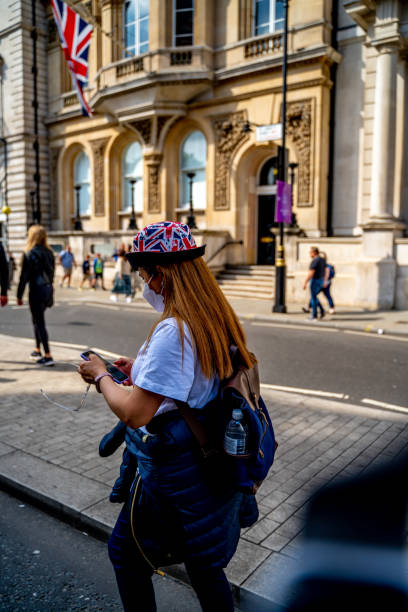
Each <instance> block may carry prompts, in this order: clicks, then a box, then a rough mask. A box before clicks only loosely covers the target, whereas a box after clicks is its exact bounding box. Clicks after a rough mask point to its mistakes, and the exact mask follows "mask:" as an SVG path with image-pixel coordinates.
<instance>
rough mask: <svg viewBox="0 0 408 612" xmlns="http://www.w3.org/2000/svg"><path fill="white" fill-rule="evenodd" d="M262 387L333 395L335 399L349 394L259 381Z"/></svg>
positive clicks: (325, 395)
mask: <svg viewBox="0 0 408 612" xmlns="http://www.w3.org/2000/svg"><path fill="white" fill-rule="evenodd" d="M261 387H263V388H264V389H273V390H274V391H286V392H289V393H300V394H302V395H316V396H320V397H333V398H336V399H349V397H350V396H349V395H346V394H345V393H332V392H331V391H320V390H317V389H303V388H300V387H283V386H282V385H269V384H267V383H261Z"/></svg>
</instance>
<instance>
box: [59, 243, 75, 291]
mask: <svg viewBox="0 0 408 612" xmlns="http://www.w3.org/2000/svg"><path fill="white" fill-rule="evenodd" d="M58 259H59V262H60V264H61V265H62V269H63V272H64V273H63V275H62V279H61V282H60V287H63V286H64V280H65V279H67V282H68V284H67V286H68V289H71V276H72V268H73V266H75V267H76V265H77V264H76V261H75V257H74V255H73V253H72V252H71V247H70V246H69V244H67V245H66V247H65V249H64V250H63V251H61V253H60V254H59V257H58Z"/></svg>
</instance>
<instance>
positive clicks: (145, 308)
mask: <svg viewBox="0 0 408 612" xmlns="http://www.w3.org/2000/svg"><path fill="white" fill-rule="evenodd" d="M65 303H68V302H65ZM79 303H80V305H81V306H82V305H84V304H86V306H94V307H95V308H108V309H110V310H120V311H122V312H134V311H135V310H139V311H140V310H143V311H146V312H151V313H152V314H154V311H153V309H152V307H151V306H148V305H146V306H143V305H142V304H135V305H134V306H125V305H122V304H117V305H116V306H115V305H113V304H97V303H95V302H87V303H85V302H79ZM77 305H78V302H69V306H77Z"/></svg>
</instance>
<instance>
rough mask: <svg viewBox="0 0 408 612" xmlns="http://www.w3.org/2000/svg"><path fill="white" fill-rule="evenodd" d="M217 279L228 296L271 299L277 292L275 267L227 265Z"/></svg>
mask: <svg viewBox="0 0 408 612" xmlns="http://www.w3.org/2000/svg"><path fill="white" fill-rule="evenodd" d="M217 281H218V284H219V285H220V287H221V289H222V291H223V292H224V294H225V295H226V296H227V297H247V298H254V299H259V300H270V299H272V297H273V295H274V292H275V267H274V266H251V265H242V266H227V267H226V268H225V269H224V270H223V271H222V272H220V273H219V274H218V275H217Z"/></svg>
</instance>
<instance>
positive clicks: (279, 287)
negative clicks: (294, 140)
mask: <svg viewBox="0 0 408 612" xmlns="http://www.w3.org/2000/svg"><path fill="white" fill-rule="evenodd" d="M288 4H289V0H283V11H284V19H285V29H284V33H283V63H282V80H283V83H282V146H281V147H280V148H279V159H278V176H279V180H280V181H286V178H287V167H286V82H287V67H288ZM275 266H276V279H275V304H274V306H273V312H286V304H285V284H286V262H285V249H284V246H283V222H280V223H279V246H278V256H277V258H276V260H275Z"/></svg>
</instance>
